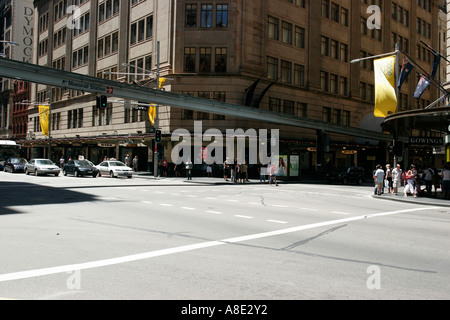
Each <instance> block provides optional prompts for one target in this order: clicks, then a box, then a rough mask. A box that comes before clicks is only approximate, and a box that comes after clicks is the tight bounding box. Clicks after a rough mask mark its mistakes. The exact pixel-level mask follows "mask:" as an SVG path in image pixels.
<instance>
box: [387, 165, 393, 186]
mask: <svg viewBox="0 0 450 320" xmlns="http://www.w3.org/2000/svg"><path fill="white" fill-rule="evenodd" d="M386 187H387V188H388V193H391V188H392V170H391V165H390V164H387V165H386Z"/></svg>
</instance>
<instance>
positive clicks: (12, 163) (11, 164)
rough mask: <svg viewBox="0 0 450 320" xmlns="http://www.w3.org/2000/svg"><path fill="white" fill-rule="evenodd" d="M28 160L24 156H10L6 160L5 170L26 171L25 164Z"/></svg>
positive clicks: (12, 171)
mask: <svg viewBox="0 0 450 320" xmlns="http://www.w3.org/2000/svg"><path fill="white" fill-rule="evenodd" d="M26 164H27V160H26V159H24V158H9V159H7V160H6V161H5V164H4V170H5V172H11V173H14V172H25V165H26Z"/></svg>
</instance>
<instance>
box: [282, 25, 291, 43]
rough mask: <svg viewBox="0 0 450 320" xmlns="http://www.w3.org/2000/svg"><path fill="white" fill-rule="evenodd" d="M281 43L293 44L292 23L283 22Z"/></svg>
mask: <svg viewBox="0 0 450 320" xmlns="http://www.w3.org/2000/svg"><path fill="white" fill-rule="evenodd" d="M281 41H282V42H284V43H287V44H292V23H289V22H285V21H283V22H282V24H281Z"/></svg>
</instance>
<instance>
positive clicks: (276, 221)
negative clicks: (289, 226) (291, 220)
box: [266, 220, 287, 224]
mask: <svg viewBox="0 0 450 320" xmlns="http://www.w3.org/2000/svg"><path fill="white" fill-rule="evenodd" d="M266 221H267V222H274V223H283V224H284V223H287V222H286V221H281V220H266Z"/></svg>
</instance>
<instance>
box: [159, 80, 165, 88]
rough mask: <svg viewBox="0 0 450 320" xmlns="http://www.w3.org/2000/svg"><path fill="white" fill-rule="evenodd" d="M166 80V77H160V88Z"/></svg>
mask: <svg viewBox="0 0 450 320" xmlns="http://www.w3.org/2000/svg"><path fill="white" fill-rule="evenodd" d="M165 82H166V78H159V90H161V89H162V87H163V85H164V83H165Z"/></svg>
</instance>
